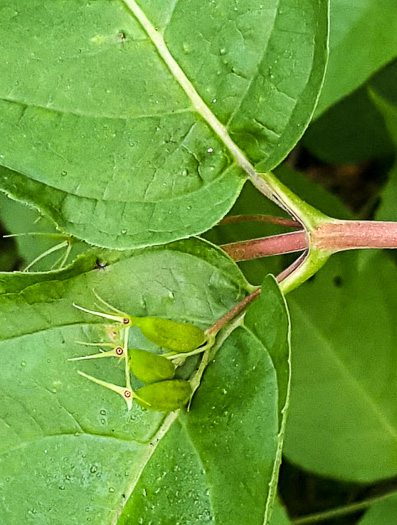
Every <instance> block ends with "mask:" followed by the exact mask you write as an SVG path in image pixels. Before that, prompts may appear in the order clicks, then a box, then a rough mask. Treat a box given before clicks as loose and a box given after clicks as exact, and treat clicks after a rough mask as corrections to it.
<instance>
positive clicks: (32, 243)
mask: <svg viewBox="0 0 397 525" xmlns="http://www.w3.org/2000/svg"><path fill="white" fill-rule="evenodd" d="M0 218H1V221H2V223H3V224H4V226H5V227H6V228H7V230H8V232H7V233H9V234H22V235H18V236H17V237H15V241H16V244H17V247H18V252H19V255H20V257H21V258H22V259H23V263H20V266H21V267H22V268H25V267H26V266H28V264H29V263H32V262H33V261H35V260H37V262H35V263H34V265H33V266H32V270H33V271H36V272H38V271H40V272H44V271H49V270H51V269H52V268H53V267H54V266H56V267H58V268H59V265H60V264H61V262H62V259H64V258H65V264H66V262H67V263H70V262H71V261H73V260H74V259H75V258H76V257H77V255H78V254H79V253H82V252H83V251H85V250H87V249H88V248H91V247H90V246H89V245H87V244H84V243H82V242H79V243H78V242H75V243H73V245H72V246H71V251H70V254H69V256H68V257H67V258H66V249H67V248H66V247H63V248H61V249H60V250H56V251H55V252H53V253H50V254H48V255H47V256H46V257H44V258H42V259H38V258H39V257H40V255H42V254H43V253H45V252H47V251H48V250H51V249H52V248H54V247H55V246H56V245H58V244H60V243H61V242H62V240H64V239H65V238H64V239H62V238H61V236H60V235H59V233H58V232H57V231H56V229H55V225H54V223H53V222H52V221H50V220H49V219H47V218H46V217H44V216H42V215H40V213H38V212H37V211H36V210H34V209H32V208H30V207H29V206H26V205H24V204H22V203H20V202H17V201H14V200H12V199H9V198H7V196H6V195H4V194H3V193H0ZM32 232H34V233H38V235H29V234H30V233H32ZM27 234H28V235H27ZM46 234H48V235H46ZM54 234H55V236H56V237H55V236H54Z"/></svg>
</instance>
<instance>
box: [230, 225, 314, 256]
mask: <svg viewBox="0 0 397 525" xmlns="http://www.w3.org/2000/svg"><path fill="white" fill-rule="evenodd" d="M307 247H308V239H307V234H306V232H305V231H303V230H302V231H297V232H291V233H284V234H282V235H273V236H272V237H263V238H262V239H252V240H250V241H243V242H234V243H231V244H224V245H223V246H221V248H222V249H223V250H224V251H225V252H226V253H227V254H228V255H230V257H231V258H232V259H233V260H234V261H248V260H250V259H258V258H260V257H267V256H269V255H281V254H283V253H292V252H299V251H302V250H306V249H307Z"/></svg>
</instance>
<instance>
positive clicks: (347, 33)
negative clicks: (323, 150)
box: [315, 0, 397, 117]
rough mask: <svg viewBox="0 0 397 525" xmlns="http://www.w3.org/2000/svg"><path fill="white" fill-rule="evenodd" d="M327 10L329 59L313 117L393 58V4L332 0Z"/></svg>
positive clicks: (396, 24)
mask: <svg viewBox="0 0 397 525" xmlns="http://www.w3.org/2000/svg"><path fill="white" fill-rule="evenodd" d="M330 6H331V15H330V55H329V61H328V67H327V73H326V76H325V82H324V87H323V89H322V92H321V96H320V100H319V102H318V106H317V108H316V114H315V116H316V117H318V116H320V115H321V114H322V113H323V112H324V111H325V110H326V109H328V108H329V107H331V106H332V105H334V104H335V103H336V102H338V101H339V100H341V99H342V98H344V97H346V95H349V94H350V93H352V92H353V91H354V90H356V89H357V88H358V87H359V86H361V85H362V84H363V83H364V82H365V81H366V80H367V79H368V78H369V77H370V76H371V75H373V74H374V73H375V72H376V71H378V70H379V69H381V68H382V67H383V66H384V65H386V64H387V63H388V62H390V61H391V60H393V59H394V58H395V57H396V56H397V4H396V2H395V1H394V0H354V1H350V2H346V0H332V1H331V2H330Z"/></svg>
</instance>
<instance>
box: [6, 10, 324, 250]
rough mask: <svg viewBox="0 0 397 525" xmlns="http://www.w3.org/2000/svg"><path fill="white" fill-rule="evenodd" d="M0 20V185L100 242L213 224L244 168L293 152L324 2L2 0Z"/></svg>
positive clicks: (316, 72)
mask: <svg viewBox="0 0 397 525" xmlns="http://www.w3.org/2000/svg"><path fill="white" fill-rule="evenodd" d="M0 15H1V19H2V24H1V28H0V42H1V44H0V54H1V56H2V57H3V69H2V82H1V86H0V163H1V165H2V166H4V167H5V168H6V169H4V170H3V171H2V172H1V175H0V187H1V188H2V189H3V190H4V191H6V192H7V193H9V194H10V195H12V196H13V197H15V198H17V199H19V200H23V201H27V202H30V203H32V204H34V205H35V206H37V207H38V208H40V210H41V211H43V212H45V213H47V214H48V215H49V216H51V217H52V219H53V220H54V221H55V222H56V223H57V224H58V225H59V228H60V229H61V230H62V231H65V232H67V233H70V234H72V235H74V236H76V237H79V238H82V239H85V240H87V241H88V242H90V243H93V244H96V245H100V246H106V247H116V248H119V249H120V248H130V247H140V246H147V245H151V244H159V243H164V242H168V241H171V240H175V239H176V238H181V237H186V236H188V235H192V234H195V233H198V232H202V231H204V230H206V229H208V228H210V227H211V226H212V225H214V224H215V223H216V222H217V221H218V220H219V219H220V218H221V217H222V216H223V215H225V214H226V213H227V211H228V210H229V209H230V208H231V206H232V204H233V202H234V201H235V199H236V197H237V195H238V193H239V191H240V189H241V186H242V183H243V181H244V178H245V176H246V172H247V171H250V169H251V167H250V163H251V165H254V166H255V167H256V168H257V169H259V170H267V169H270V168H272V167H274V166H275V165H277V164H278V163H279V162H280V161H281V160H282V159H283V158H284V157H285V155H286V154H287V153H288V152H289V151H290V150H291V149H292V147H293V146H294V145H295V143H296V142H297V140H298V139H299V137H300V136H301V135H302V133H303V130H304V128H305V127H306V126H307V124H308V122H309V120H310V117H311V114H312V112H313V110H314V106H315V103H316V99H317V96H318V92H319V89H320V86H321V82H322V77H323V73H324V68H325V57H326V39H327V1H326V0H315V1H313V0H302V1H301V2H300V5H299V8H297V7H296V2H295V1H294V0H280V1H275V0H239V1H236V2H229V1H228V0H222V1H220V2H211V1H210V0H206V1H204V2H203V1H201V0H200V1H196V0H195V1H194V2H192V1H191V0H189V1H187V0H180V1H179V2H174V1H171V0H167V1H163V2H162V3H161V7H159V4H158V3H156V2H153V1H152V0H141V1H140V2H139V4H138V3H137V2H135V1H134V0H125V1H124V2H123V1H121V0H111V1H108V0H95V1H88V2H81V1H80V0H70V1H69V2H68V3H67V6H65V3H64V1H63V0H52V1H51V2H50V3H48V2H46V1H44V0H12V1H11V0H7V1H5V2H3V3H2V6H1V11H0ZM297 27H299V31H296V28H297ZM21 35H23V38H21ZM239 166H240V167H239ZM241 166H243V168H242V167H241Z"/></svg>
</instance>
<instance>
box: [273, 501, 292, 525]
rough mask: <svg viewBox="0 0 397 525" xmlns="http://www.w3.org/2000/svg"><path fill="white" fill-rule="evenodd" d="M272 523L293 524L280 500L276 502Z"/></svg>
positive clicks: (276, 524) (274, 524)
mask: <svg viewBox="0 0 397 525" xmlns="http://www.w3.org/2000/svg"><path fill="white" fill-rule="evenodd" d="M270 525H291V522H290V520H289V519H288V515H287V513H286V511H285V509H284V507H283V506H282V505H281V503H280V502H279V500H277V499H276V501H275V502H274V508H273V514H272V519H271V521H270Z"/></svg>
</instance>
